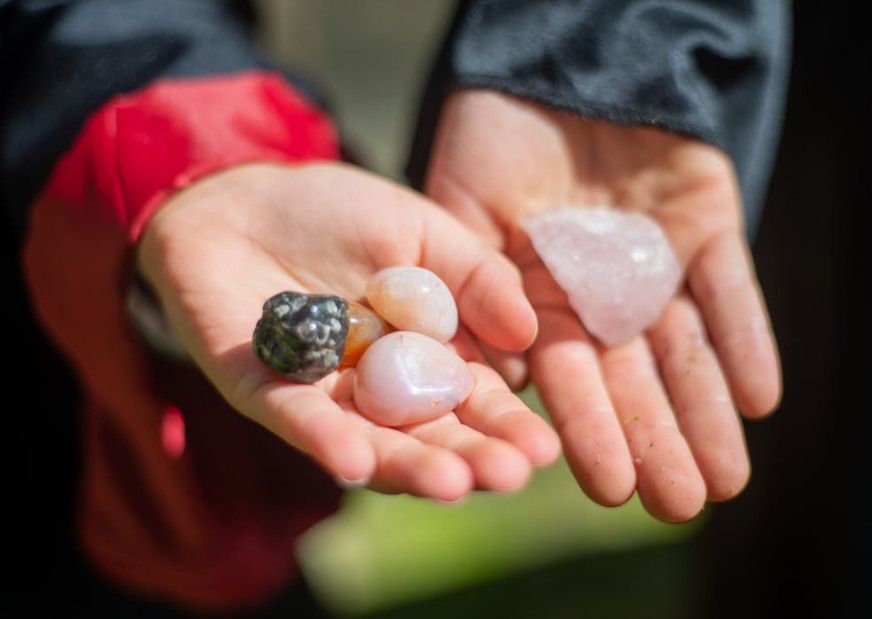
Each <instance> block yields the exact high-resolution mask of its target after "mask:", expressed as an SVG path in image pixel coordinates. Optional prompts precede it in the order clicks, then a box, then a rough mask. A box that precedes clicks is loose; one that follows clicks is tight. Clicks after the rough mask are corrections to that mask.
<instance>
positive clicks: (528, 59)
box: [408, 0, 791, 230]
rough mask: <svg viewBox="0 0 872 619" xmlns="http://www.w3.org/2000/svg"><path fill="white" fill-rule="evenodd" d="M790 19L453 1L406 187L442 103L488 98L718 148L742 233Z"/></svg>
mask: <svg viewBox="0 0 872 619" xmlns="http://www.w3.org/2000/svg"><path fill="white" fill-rule="evenodd" d="M790 9H791V3H790V2H789V0H732V1H728V0H676V1H673V2H665V1H663V0H464V1H462V2H461V3H460V5H459V10H458V13H457V17H456V20H455V21H454V23H453V25H452V28H451V33H450V36H449V37H448V39H447V45H446V46H445V48H444V49H443V51H442V54H441V56H440V58H439V61H438V63H437V66H436V69H435V71H434V77H433V81H432V83H431V84H430V88H429V91H428V93H427V96H426V98H425V103H424V107H423V112H422V118H421V126H420V132H419V134H418V136H417V138H416V144H415V148H414V150H413V156H412V160H411V163H410V166H409V169H408V172H409V177H410V179H411V180H412V181H413V183H415V184H416V185H419V186H420V184H421V183H422V180H423V175H424V171H425V168H426V160H427V153H428V151H429V145H430V142H431V140H432V138H433V130H434V127H435V123H436V121H437V117H438V111H439V105H440V102H441V100H442V99H443V98H444V96H445V94H446V93H447V92H449V91H450V90H451V89H454V88H461V87H472V88H476V87H480V88H492V89H496V90H500V91H503V92H507V93H512V94H515V95H518V96H521V97H524V98H527V99H531V100H533V101H537V102H539V103H542V104H544V105H548V106H551V107H554V108H557V109H561V110H565V111H569V112H573V113H577V114H580V115H582V116H584V117H586V118H589V119H592V120H602V121H612V122H616V123H620V124H623V125H646V126H656V127H662V128H664V129H668V130H670V131H676V132H680V133H683V134H687V135H690V136H693V137H696V138H699V139H701V140H703V141H706V142H708V143H711V144H714V145H716V146H719V147H721V148H723V149H724V150H725V151H726V152H727V153H728V154H729V155H730V156H731V158H732V160H733V161H734V163H735V165H736V168H737V171H738V175H739V179H740V182H741V186H742V191H743V195H744V199H745V204H746V209H747V212H748V224H749V230H753V229H754V227H755V226H756V223H757V220H758V217H759V211H760V208H761V206H762V202H763V199H764V197H765V192H766V186H767V183H768V180H769V175H770V172H771V167H772V164H773V155H774V153H775V149H776V147H777V144H778V138H779V134H780V130H781V124H782V114H783V108H784V97H785V90H786V86H787V82H788V75H789V62H790V44H791V40H790V32H791V24H790Z"/></svg>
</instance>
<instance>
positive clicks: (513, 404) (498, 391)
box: [456, 363, 560, 466]
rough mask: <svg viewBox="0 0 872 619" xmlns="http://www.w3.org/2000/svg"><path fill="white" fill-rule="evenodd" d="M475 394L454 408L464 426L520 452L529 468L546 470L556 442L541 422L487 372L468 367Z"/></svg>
mask: <svg viewBox="0 0 872 619" xmlns="http://www.w3.org/2000/svg"><path fill="white" fill-rule="evenodd" d="M470 367H471V368H472V371H473V374H474V375H475V391H473V393H472V395H471V396H470V397H469V398H467V400H466V401H465V402H463V403H462V404H461V405H460V406H459V407H458V408H457V411H456V413H457V416H458V418H459V419H460V421H461V422H462V423H464V424H465V425H467V426H469V427H471V428H474V429H475V430H478V431H479V432H480V433H481V434H482V435H485V436H489V437H493V438H496V439H501V440H503V441H505V442H507V443H508V444H510V445H512V446H514V447H515V448H516V449H518V450H520V452H521V453H522V454H524V456H525V457H526V459H527V460H528V461H529V462H530V463H531V464H532V465H533V466H547V465H549V464H551V463H553V462H554V461H555V460H557V458H558V457H559V455H560V439H559V437H558V436H557V433H556V432H555V431H554V429H553V428H552V427H551V426H550V425H549V424H548V422H546V421H545V419H544V418H542V417H541V416H539V415H537V414H536V413H534V412H533V411H531V410H530V409H529V408H528V407H527V405H526V404H525V403H524V402H523V400H521V398H519V397H518V396H517V395H516V394H514V393H512V392H511V391H509V390H508V389H507V388H506V386H505V384H504V383H503V381H502V380H501V379H500V377H499V376H498V375H497V373H496V372H495V371H494V370H492V369H491V368H489V367H487V366H485V365H483V364H480V363H471V364H470Z"/></svg>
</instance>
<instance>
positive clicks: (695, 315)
mask: <svg viewBox="0 0 872 619" xmlns="http://www.w3.org/2000/svg"><path fill="white" fill-rule="evenodd" d="M650 341H651V345H652V347H653V351H654V354H655V356H656V357H657V359H658V362H659V365H660V370H661V373H662V376H663V380H664V382H665V384H666V386H667V388H668V390H669V394H670V396H671V398H672V404H673V407H674V409H675V415H676V419H677V420H678V425H679V428H680V429H681V433H682V435H683V436H684V438H685V439H686V441H687V443H688V445H689V446H690V449H691V451H692V452H693V457H694V460H695V461H696V465H697V466H698V467H699V470H700V472H701V473H702V476H703V478H704V479H705V481H706V486H707V488H708V498H709V499H710V500H713V501H721V500H726V499H730V498H732V497H734V496H736V495H737V494H738V493H739V492H740V491H741V490H742V489H743V488H744V487H745V485H746V484H747V482H748V477H749V474H750V463H749V460H748V453H747V450H746V447H745V440H744V434H743V432H742V427H741V423H740V421H739V416H738V414H737V412H736V410H735V408H734V406H733V402H732V399H731V398H730V392H729V387H728V385H727V382H726V379H725V378H724V375H723V372H722V371H721V368H720V365H719V364H718V360H717V357H716V355H715V352H714V350H712V348H711V345H710V344H709V342H708V341H707V339H706V336H705V331H704V326H703V324H702V319H701V317H700V315H699V312H698V311H697V309H696V307H695V306H694V304H693V302H692V301H691V300H690V299H689V298H687V297H686V296H679V297H677V298H676V299H674V300H673V301H672V302H671V303H669V305H667V307H666V309H665V311H664V314H663V317H662V318H661V319H660V320H659V321H658V323H657V325H655V327H654V328H653V329H652V330H651V335H650Z"/></svg>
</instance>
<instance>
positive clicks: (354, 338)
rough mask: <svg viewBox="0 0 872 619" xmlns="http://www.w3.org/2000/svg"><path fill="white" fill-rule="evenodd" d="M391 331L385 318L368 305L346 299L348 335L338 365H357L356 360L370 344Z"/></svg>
mask: <svg viewBox="0 0 872 619" xmlns="http://www.w3.org/2000/svg"><path fill="white" fill-rule="evenodd" d="M389 331H391V328H390V326H389V325H388V323H387V322H385V320H384V319H383V318H382V317H381V316H379V315H378V314H376V313H375V312H374V311H372V310H371V309H369V308H368V307H366V306H364V305H361V304H360V303H355V302H354V301H348V337H347V338H346V339H345V351H344V352H343V353H342V359H341V360H340V361H339V366H340V367H348V366H352V365H357V361H358V360H359V359H360V357H361V355H363V353H364V352H365V351H366V349H367V348H369V347H370V345H371V344H372V343H373V342H375V341H376V340H377V339H379V338H380V337H382V336H383V335H385V334H387V333H388V332H389Z"/></svg>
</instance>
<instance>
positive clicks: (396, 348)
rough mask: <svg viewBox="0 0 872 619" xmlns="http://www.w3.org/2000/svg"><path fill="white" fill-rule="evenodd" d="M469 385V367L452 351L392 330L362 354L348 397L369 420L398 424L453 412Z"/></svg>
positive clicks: (418, 336) (421, 337)
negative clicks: (352, 399)
mask: <svg viewBox="0 0 872 619" xmlns="http://www.w3.org/2000/svg"><path fill="white" fill-rule="evenodd" d="M474 385H475V379H474V378H473V376H472V371H471V370H470V369H469V366H468V365H467V363H466V361H464V360H463V359H462V358H461V357H459V356H458V355H457V354H456V353H455V352H454V351H453V350H451V349H450V348H448V347H447V346H445V345H444V344H441V343H440V342H438V341H436V340H434V339H433V338H431V337H428V336H426V335H423V334H421V333H415V332H413V331H394V332H393V333H389V334H387V335H385V336H383V337H381V338H379V339H378V340H376V341H375V342H374V343H373V344H372V345H371V346H370V347H369V348H367V350H366V352H365V353H363V356H362V357H361V358H360V361H359V362H358V363H357V368H356V372H355V375H354V391H353V394H354V395H353V397H354V403H355V405H356V406H357V408H358V410H359V411H360V413H361V414H362V415H364V416H365V417H367V418H368V419H370V420H371V421H373V422H375V423H378V424H380V425H384V426H401V425H407V424H410V423H418V422H421V421H427V420H429V419H435V418H436V417H439V416H441V415H444V414H446V413H448V412H450V411H452V410H454V409H455V408H457V406H458V405H459V404H460V403H461V402H463V401H464V400H466V398H467V397H469V395H470V393H472V389H473V386H474Z"/></svg>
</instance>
